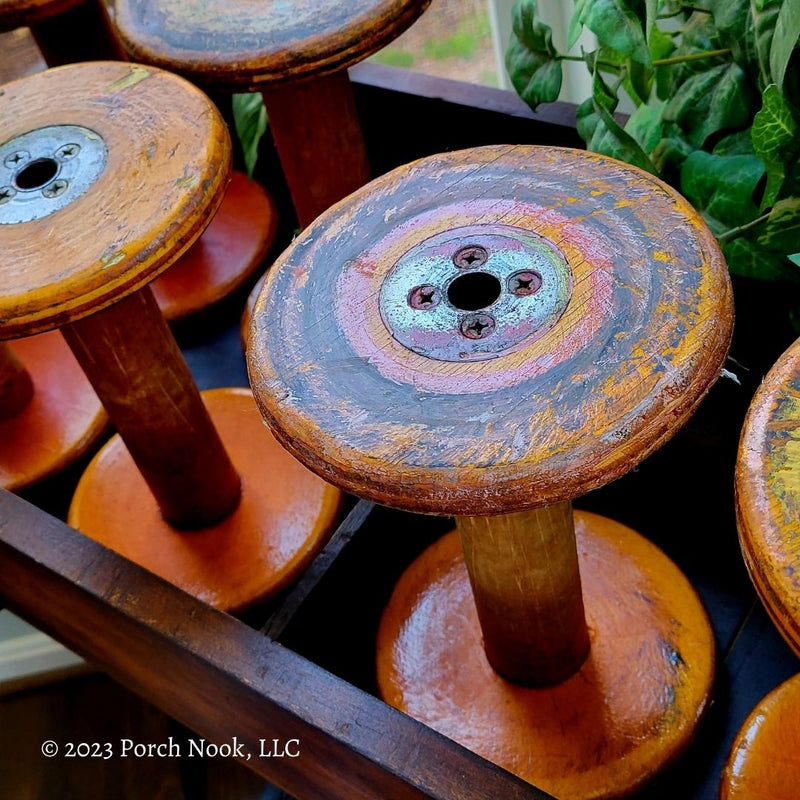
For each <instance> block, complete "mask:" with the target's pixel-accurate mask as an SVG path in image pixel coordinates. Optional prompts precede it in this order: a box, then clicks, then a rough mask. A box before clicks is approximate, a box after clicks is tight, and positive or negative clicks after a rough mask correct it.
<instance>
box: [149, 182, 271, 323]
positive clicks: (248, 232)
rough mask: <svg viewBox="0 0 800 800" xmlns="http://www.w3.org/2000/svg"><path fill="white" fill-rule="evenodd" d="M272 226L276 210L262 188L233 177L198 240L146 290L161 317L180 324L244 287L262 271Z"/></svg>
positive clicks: (256, 184)
mask: <svg viewBox="0 0 800 800" xmlns="http://www.w3.org/2000/svg"><path fill="white" fill-rule="evenodd" d="M277 224H278V219H277V214H276V211H275V206H274V204H273V202H272V199H271V198H270V196H269V195H268V194H267V193H266V191H265V190H264V189H263V187H262V186H261V185H260V184H258V183H256V182H255V181H252V180H249V179H248V178H247V176H246V175H244V174H243V173H241V172H233V173H232V177H231V182H230V184H229V185H228V189H227V191H226V193H225V197H224V199H223V201H222V205H221V206H220V208H219V211H217V213H216V216H215V217H214V219H213V220H211V223H210V224H209V226H208V228H206V230H205V231H204V232H203V235H202V236H201V237H200V238H199V239H198V240H197V241H196V242H195V243H194V244H193V245H192V247H191V248H190V249H189V250H188V251H187V252H186V253H184V254H183V256H181V258H179V259H178V261H176V262H175V264H173V265H172V266H171V267H170V268H169V269H168V270H167V271H166V272H164V273H163V274H162V275H161V276H160V277H159V278H157V279H156V280H155V281H154V282H153V283H152V284H151V286H152V289H153V294H155V296H156V300H157V302H158V305H159V308H160V309H161V311H162V312H163V314H164V316H165V317H166V318H167V319H168V320H170V321H178V320H185V319H187V318H189V317H192V316H195V315H197V314H200V313H201V312H203V311H205V310H207V309H208V308H210V307H212V306H214V305H216V304H217V303H219V302H221V301H222V300H224V299H225V298H227V297H229V296H230V295H232V294H233V293H234V292H236V291H237V290H239V289H241V288H243V287H245V286H246V285H247V284H248V283H249V282H250V280H251V278H252V277H253V276H254V275H255V273H256V272H257V271H258V270H259V268H260V267H261V266H262V264H263V262H264V259H265V258H266V255H267V252H268V251H269V249H270V247H271V246H272V243H273V241H274V240H275V231H276V229H277Z"/></svg>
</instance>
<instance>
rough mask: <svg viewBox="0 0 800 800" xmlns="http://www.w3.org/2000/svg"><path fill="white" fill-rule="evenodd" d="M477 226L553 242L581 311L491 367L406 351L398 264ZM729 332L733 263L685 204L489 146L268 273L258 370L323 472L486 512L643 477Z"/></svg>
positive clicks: (400, 179)
mask: <svg viewBox="0 0 800 800" xmlns="http://www.w3.org/2000/svg"><path fill="white" fill-rule="evenodd" d="M470 225H474V226H476V227H475V228H474V229H472V228H469V226H470ZM480 226H487V227H488V228H489V229H490V230H495V228H494V227H493V226H498V227H500V228H502V227H503V226H508V229H510V230H511V231H512V233H511V234H509V236H522V235H524V234H521V233H517V232H518V231H523V232H524V233H528V232H530V233H532V234H533V235H535V236H539V237H543V238H544V239H545V240H547V241H549V242H551V243H554V244H555V246H556V248H558V249H560V251H561V252H562V253H563V254H564V256H565V258H566V261H567V263H568V265H569V266H568V269H567V270H566V273H567V275H568V276H571V277H570V278H569V280H571V281H572V288H571V290H570V291H571V294H570V295H567V297H568V300H567V305H566V310H565V311H564V312H563V314H562V315H561V316H560V317H558V318H556V319H555V321H554V322H553V324H552V325H551V326H550V327H549V328H542V329H540V330H538V331H537V332H536V335H531V336H530V337H529V339H524V340H522V341H521V342H520V343H518V345H517V346H516V347H510V348H508V349H507V350H504V351H502V352H499V353H498V354H497V357H494V358H491V357H487V358H486V359H485V360H480V361H477V360H476V361H469V360H468V361H466V362H464V363H457V362H454V361H452V360H450V361H442V360H439V359H438V358H431V357H427V356H425V355H420V354H419V353H417V352H414V351H413V350H411V349H408V348H407V347H406V346H404V345H402V344H400V342H399V341H398V340H397V339H396V338H394V337H393V335H392V334H391V333H390V331H389V328H388V326H387V325H386V324H385V323H384V321H383V318H382V314H383V313H384V312H383V309H382V307H381V306H380V302H381V300H380V297H381V291H382V288H383V287H384V286H385V283H386V281H387V276H388V275H389V274H390V273H391V271H392V269H393V268H394V267H395V264H396V263H397V262H398V260H399V259H400V257H401V256H403V255H404V254H405V253H407V252H409V251H411V250H412V249H413V248H419V247H424V246H427V242H428V241H432V240H434V237H437V236H438V237H440V238H439V239H436V240H435V241H440V240H441V241H444V240H445V239H446V238H447V236H448V235H449V232H453V233H452V235H453V236H454V237H456V238H457V239H458V241H459V242H463V243H468V241H469V236H470V235H473V236H474V235H476V232H477V233H480V230H482V228H481V227H480ZM464 230H466V231H467V232H466V233H462V232H461V231H464ZM503 230H506V228H503ZM432 246H433V245H431V247H432ZM437 246H438V245H437ZM442 246H444V245H442ZM448 246H451V245H448ZM456 246H457V244H453V245H452V246H451V247H452V249H455V248H456ZM452 271H453V272H456V270H455V269H453V270H452ZM565 280H567V279H566V278H565ZM289 301H291V302H289ZM731 326H732V308H731V291H730V283H729V279H728V275H727V270H726V268H725V265H724V262H723V260H722V256H721V254H720V253H719V250H718V247H717V245H716V242H715V240H714V238H713V236H712V235H711V233H710V232H709V231H708V229H707V228H706V227H705V225H704V223H703V222H702V220H701V219H700V217H699V216H698V215H697V214H696V213H695V212H694V211H693V210H692V209H691V208H690V207H689V206H688V204H687V203H686V202H685V201H684V200H683V199H682V198H680V197H679V196H678V195H677V194H676V193H675V192H674V191H673V190H671V189H669V188H668V187H667V186H666V185H664V184H663V183H661V182H659V181H657V180H656V179H654V178H653V177H652V176H650V175H646V174H645V173H642V172H640V171H638V170H635V169H633V168H630V167H627V166H623V165H621V164H619V162H613V161H611V160H608V159H605V158H604V157H602V156H598V155H594V154H588V153H582V152H579V151H572V150H564V149H558V148H554V149H543V148H530V147H512V146H506V147H487V148H477V149H474V150H466V151H463V152H456V153H450V154H447V155H442V156H435V157H431V158H428V159H423V160H421V161H419V162H417V163H413V164H411V165H409V166H406V167H402V168H400V169H398V170H395V171H394V172H391V173H389V174H387V175H384V176H383V177H381V178H378V179H377V180H375V181H373V182H372V183H370V184H368V185H367V186H365V187H364V188H363V189H361V190H358V191H357V192H355V193H354V194H353V195H351V196H350V197H349V198H347V199H346V200H344V201H342V202H341V203H339V204H337V205H336V206H334V207H333V208H332V209H331V210H329V211H328V212H326V213H325V214H323V215H322V216H321V217H319V219H318V220H317V221H316V223H315V224H314V225H312V226H310V227H309V228H307V229H306V230H305V231H304V232H303V233H301V234H300V236H299V237H298V238H297V239H296V240H295V241H294V243H293V244H292V246H291V247H290V248H289V249H287V251H285V253H284V254H283V256H282V257H281V258H280V259H279V260H278V262H277V263H276V264H275V266H274V267H273V269H271V270H270V274H269V276H268V279H267V282H266V285H265V288H264V290H262V293H261V295H260V297H259V299H258V301H257V303H256V307H255V311H254V316H253V324H252V326H251V336H250V340H249V348H248V359H249V368H250V377H251V383H252V385H253V387H254V393H255V396H256V400H257V401H258V403H259V405H260V407H261V409H262V412H263V413H264V415H265V417H266V419H267V420H268V421H269V424H270V425H271V427H272V428H273V429H274V430H275V433H276V436H277V437H278V439H279V440H280V441H281V442H283V444H284V445H285V446H286V447H288V448H289V450H290V451H291V452H292V453H294V455H295V456H296V457H298V458H299V459H300V460H301V461H303V463H305V464H307V465H308V466H309V467H310V468H311V469H312V470H314V471H316V472H318V474H320V475H322V476H324V477H326V479H327V480H329V481H330V482H332V483H334V484H336V485H340V486H342V487H344V488H346V489H347V490H349V491H352V492H353V493H354V494H356V495H358V496H364V497H368V498H369V499H372V500H375V501H377V502H380V503H384V504H387V505H391V506H395V507H399V508H407V509H412V510H417V511H426V512H433V513H454V514H460V515H480V514H492V513H508V512H511V511H516V510H524V509H527V508H532V507H536V506H541V505H545V504H549V503H554V502H557V501H560V500H564V499H569V498H572V497H574V496H576V495H579V494H582V493H584V492H586V491H588V490H589V489H591V488H594V487H596V486H599V485H602V484H604V483H607V482H608V481H610V480H613V479H614V478H616V477H618V476H619V475H621V474H623V473H624V472H626V471H627V470H629V469H631V468H632V467H634V466H635V465H636V464H637V463H638V462H639V461H641V460H642V459H643V458H644V457H645V456H646V455H647V454H648V453H650V452H652V451H653V450H654V449H655V448H656V447H658V446H659V445H660V444H661V443H662V442H663V441H665V440H666V439H667V438H669V437H670V436H671V435H672V434H674V432H675V431H676V429H677V428H678V427H679V426H680V424H681V423H682V422H683V421H685V420H686V419H687V418H688V416H689V415H690V414H691V412H692V411H693V410H694V408H695V407H696V405H697V403H698V402H699V400H700V399H701V398H702V397H703V396H704V395H705V393H706V392H707V390H708V388H709V387H710V386H711V385H712V384H713V383H714V381H715V380H716V379H717V377H718V375H719V370H720V367H721V365H722V362H723V360H724V358H725V355H726V353H727V349H728V345H729V342H730V335H731ZM487 346H488V345H487Z"/></svg>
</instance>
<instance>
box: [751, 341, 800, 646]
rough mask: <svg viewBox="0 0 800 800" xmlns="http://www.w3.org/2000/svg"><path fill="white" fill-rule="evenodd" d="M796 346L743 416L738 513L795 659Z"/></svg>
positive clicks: (798, 619)
mask: <svg viewBox="0 0 800 800" xmlns="http://www.w3.org/2000/svg"><path fill="white" fill-rule="evenodd" d="M799 441H800V340H798V341H797V342H795V343H794V344H793V345H792V346H791V347H789V349H788V350H787V351H786V352H785V353H784V354H783V355H782V356H781V358H780V359H779V360H778V361H777V363H776V364H775V366H774V367H773V368H772V369H771V370H770V372H769V374H768V375H767V376H766V377H765V378H764V381H763V383H762V384H761V387H760V388H759V390H758V391H757V392H756V394H755V396H754V398H753V402H752V404H751V405H750V409H749V410H748V413H747V417H746V418H745V424H744V429H743V431H742V438H741V442H740V445H739V454H738V459H737V463H736V510H737V523H738V528H739V541H740V543H741V546H742V552H743V554H744V558H745V563H746V564H747V568H748V571H749V572H750V577H751V578H752V580H753V583H754V584H755V587H756V590H757V591H758V594H759V596H760V597H761V600H762V602H763V603H764V605H765V606H766V609H767V611H768V612H769V614H770V616H771V617H772V619H773V621H774V622H775V624H776V625H777V627H778V629H779V630H780V632H781V634H782V635H783V636H784V638H785V639H786V641H787V642H788V643H789V645H790V647H792V648H793V649H794V651H795V652H796V653H798V654H800V515H799V514H798V508H800V445H799V444H798V442H799Z"/></svg>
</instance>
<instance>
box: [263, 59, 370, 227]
mask: <svg viewBox="0 0 800 800" xmlns="http://www.w3.org/2000/svg"><path fill="white" fill-rule="evenodd" d="M263 95H264V103H265V105H266V108H267V114H268V116H269V120H270V130H271V132H272V136H273V139H274V140H275V145H276V147H277V148H278V155H279V157H280V160H281V166H282V167H283V170H284V174H285V175H286V181H287V183H288V184H289V191H290V192H291V195H292V203H293V205H294V208H295V211H296V212H297V217H298V220H299V222H300V225H301V226H302V227H305V226H306V225H310V224H311V222H313V220H314V219H315V218H316V217H317V216H318V215H319V214H321V213H322V212H323V211H325V209H327V208H329V207H330V206H332V205H333V204H334V203H335V202H336V201H337V200H341V199H342V198H343V197H345V196H346V195H348V194H350V192H352V191H354V190H355V189H358V188H359V187H360V186H363V185H364V184H365V183H366V182H367V181H368V180H369V179H370V178H371V177H372V173H371V172H370V166H369V162H368V160H367V153H366V149H365V145H364V137H363V135H362V133H361V126H360V124H359V121H358V112H357V111H356V105H355V99H354V98H353V89H352V87H351V86H350V79H349V78H348V76H347V72H345V71H344V70H341V71H339V72H335V73H333V74H332V75H327V76H319V77H316V78H314V80H308V81H304V82H302V83H294V84H287V85H285V86H284V85H278V86H275V87H267V88H265V89H264V92H263Z"/></svg>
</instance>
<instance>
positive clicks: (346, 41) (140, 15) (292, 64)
mask: <svg viewBox="0 0 800 800" xmlns="http://www.w3.org/2000/svg"><path fill="white" fill-rule="evenodd" d="M429 3H430V0H350V2H348V3H337V2H321V3H320V2H312V0H292V2H286V0H272V1H271V2H265V3H246V2H240V0H221V1H220V2H215V3H213V4H209V3H204V2H202V0H167V2H163V1H160V2H155V0H115V2H114V11H115V24H116V28H117V31H118V34H119V36H120V39H121V41H122V43H123V46H124V47H125V49H126V51H127V52H128V53H129V54H130V56H131V58H133V59H134V60H135V61H142V62H144V63H148V64H155V65H156V66H162V67H164V68H165V69H170V70H173V71H175V72H178V73H179V74H181V75H184V76H186V77H188V78H190V79H191V80H192V81H193V82H195V83H198V84H201V85H205V86H213V87H214V88H216V89H222V88H225V89H229V90H239V91H241V90H242V89H247V88H249V89H253V88H258V87H260V86H262V85H264V84H268V83H273V82H280V81H297V80H302V79H304V78H313V77H318V76H320V75H324V74H327V73H330V72H335V71H337V70H341V69H344V68H345V67H347V66H349V65H350V64H354V63H355V62H357V61H360V60H361V59H363V58H366V57H367V56H368V55H370V54H371V53H374V52H375V51H376V50H380V48H381V47H383V46H384V45H386V44H388V43H389V42H391V41H392V40H393V39H395V38H396V37H397V36H399V35H400V34H401V33H402V32H403V31H404V30H405V29H406V28H408V27H409V25H411V24H412V23H413V22H414V20H415V19H416V18H417V17H418V16H419V15H420V14H421V13H422V12H423V11H424V10H425V9H426V8H427V7H428V5H429Z"/></svg>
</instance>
